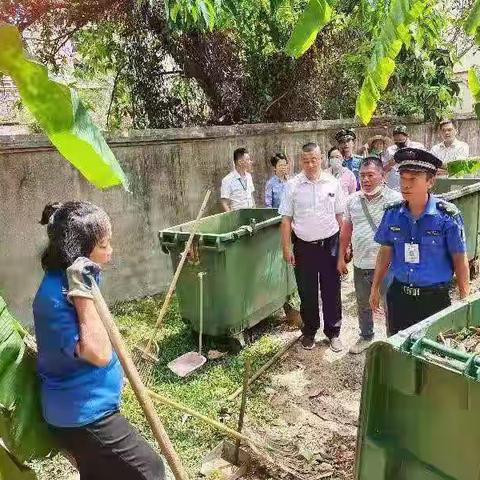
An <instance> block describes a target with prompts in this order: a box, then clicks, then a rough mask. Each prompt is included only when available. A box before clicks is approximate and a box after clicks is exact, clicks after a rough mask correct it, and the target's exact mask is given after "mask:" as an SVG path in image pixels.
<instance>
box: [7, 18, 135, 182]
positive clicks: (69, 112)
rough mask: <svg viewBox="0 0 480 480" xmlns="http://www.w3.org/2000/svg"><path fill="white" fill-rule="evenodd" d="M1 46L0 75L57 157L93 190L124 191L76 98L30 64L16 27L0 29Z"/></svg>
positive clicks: (116, 167) (113, 162)
mask: <svg viewBox="0 0 480 480" xmlns="http://www.w3.org/2000/svg"><path fill="white" fill-rule="evenodd" d="M0 45H1V48H0V71H2V72H4V73H5V74H7V75H9V76H10V77H11V78H12V80H13V82H14V83H15V85H16V87H17V89H18V92H19V94H20V97H21V99H22V102H23V103H24V104H25V106H26V107H27V108H28V109H29V110H30V111H31V112H32V114H33V116H34V117H35V119H36V120H37V121H38V123H39V124H40V126H41V127H42V129H43V130H44V131H45V133H46V134H47V135H48V137H49V138H50V141H51V142H52V143H53V145H55V147H57V149H58V150H59V152H60V153H61V154H62V155H63V156H64V157H65V158H66V159H67V160H68V161H69V162H71V163H72V164H73V165H74V166H75V167H76V168H77V169H78V170H79V171H80V172H81V173H82V174H83V175H84V176H85V178H86V179H87V180H88V181H89V182H91V183H93V184H94V185H95V186H97V187H99V188H108V187H111V186H114V185H119V184H122V185H123V186H124V187H125V188H127V180H126V177H125V174H124V172H123V170H122V168H121V167H120V165H119V164H118V162H117V160H116V159H115V156H114V155H113V152H112V151H111V150H110V147H109V146H108V145H107V143H106V142H105V140H104V138H103V137H102V134H101V132H100V130H99V129H98V127H97V126H96V125H95V124H94V123H93V122H92V121H91V119H90V117H89V115H88V112H87V110H86V108H85V107H84V106H83V104H82V103H81V101H80V100H79V98H78V95H77V93H76V92H75V91H74V90H72V89H71V88H69V87H68V86H66V85H64V84H62V83H59V82H56V81H54V80H52V79H51V78H49V76H48V71H47V69H46V68H45V67H44V66H43V65H41V64H39V63H37V62H35V61H33V60H32V59H30V58H28V56H27V54H26V52H25V50H24V48H23V44H22V39H21V36H20V33H19V31H18V29H17V28H16V27H15V26H13V25H8V24H6V23H0Z"/></svg>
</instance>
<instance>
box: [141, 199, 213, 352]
mask: <svg viewBox="0 0 480 480" xmlns="http://www.w3.org/2000/svg"><path fill="white" fill-rule="evenodd" d="M210 194H211V191H210V190H207V193H206V194H205V197H204V199H203V202H202V205H201V207H200V210H199V211H198V215H197V218H196V219H195V221H194V223H193V226H192V231H191V232H190V235H189V237H188V240H187V243H186V244H185V250H184V251H183V253H182V256H181V258H180V262H179V263H178V265H177V269H176V270H175V275H174V276H173V279H172V281H171V283H170V287H169V288H168V292H167V295H166V296H165V300H164V301H163V305H162V309H161V310H160V313H159V314H158V318H157V322H156V323H155V327H154V329H153V332H152V335H151V337H150V338H149V340H148V343H147V346H146V348H145V350H146V351H147V352H150V349H151V348H152V344H153V342H154V341H155V337H156V335H157V332H158V329H159V328H160V325H161V324H162V321H163V317H164V316H165V314H166V313H167V310H168V306H169V305H170V300H171V298H172V295H173V292H174V291H175V287H176V286H177V280H178V277H179V276H180V273H181V271H182V268H183V264H184V263H185V260H186V259H187V256H188V252H189V251H190V247H191V246H192V242H193V237H194V236H195V233H196V232H197V228H198V224H199V223H200V219H201V218H202V216H203V212H204V211H205V208H206V207H207V203H208V199H209V198H210Z"/></svg>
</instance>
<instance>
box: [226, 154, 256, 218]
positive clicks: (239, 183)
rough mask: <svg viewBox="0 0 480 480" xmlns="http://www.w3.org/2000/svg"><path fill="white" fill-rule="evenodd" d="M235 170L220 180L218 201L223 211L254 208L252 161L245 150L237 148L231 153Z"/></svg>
mask: <svg viewBox="0 0 480 480" xmlns="http://www.w3.org/2000/svg"><path fill="white" fill-rule="evenodd" d="M233 163H234V165H235V169H234V170H233V172H230V173H229V174H228V175H227V176H226V177H224V179H223V180H222V188H221V191H220V201H221V203H222V207H223V210H224V211H225V212H229V211H231V210H238V209H240V208H255V200H254V199H253V192H254V191H255V187H254V186H253V180H252V175H251V174H250V170H251V169H252V160H251V159H250V155H249V153H248V150H247V149H246V148H237V149H236V150H235V151H234V152H233Z"/></svg>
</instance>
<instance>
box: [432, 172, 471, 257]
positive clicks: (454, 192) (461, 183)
mask: <svg viewBox="0 0 480 480" xmlns="http://www.w3.org/2000/svg"><path fill="white" fill-rule="evenodd" d="M434 190H435V193H436V194H437V195H439V196H441V197H442V198H444V199H445V200H448V201H449V202H452V203H454V204H455V205H456V206H457V207H458V208H459V209H460V210H461V211H462V213H463V218H464V221H465V237H466V239H467V248H468V259H469V260H474V259H476V258H478V256H479V253H480V252H479V249H480V245H479V244H480V242H479V238H478V236H479V234H480V233H479V229H480V228H479V227H480V180H479V179H476V178H438V179H437V180H436V182H435V187H434Z"/></svg>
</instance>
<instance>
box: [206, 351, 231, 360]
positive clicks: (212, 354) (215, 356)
mask: <svg viewBox="0 0 480 480" xmlns="http://www.w3.org/2000/svg"><path fill="white" fill-rule="evenodd" d="M226 356H227V352H219V351H218V350H210V351H209V352H208V354H207V358H208V359H209V360H220V359H221V358H223V357H226Z"/></svg>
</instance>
